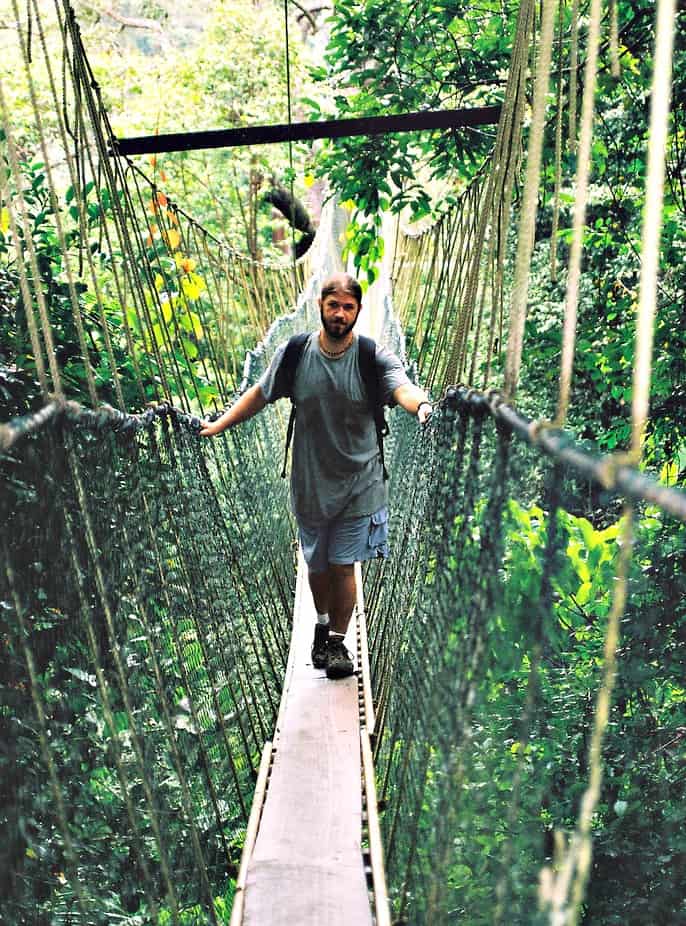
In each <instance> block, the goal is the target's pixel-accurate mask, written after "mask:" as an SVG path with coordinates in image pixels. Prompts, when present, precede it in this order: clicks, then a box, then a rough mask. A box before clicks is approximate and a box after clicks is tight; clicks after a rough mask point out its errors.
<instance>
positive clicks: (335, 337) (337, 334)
mask: <svg viewBox="0 0 686 926" xmlns="http://www.w3.org/2000/svg"><path fill="white" fill-rule="evenodd" d="M359 314H360V313H359V310H358V313H357V315H356V316H355V318H354V319H353V321H351V322H350V324H349V325H342V326H341V327H339V326H338V325H336V326H335V327H333V326H332V324H331V322H329V321H327V320H326V319H325V318H324V310H323V309H320V310H319V317H320V318H321V320H322V327H323V328H324V331H326V333H327V334H328V336H329V337H330V338H331V340H332V341H342V340H343V338H346V337H347V336H348V335H349V334H350V332H351V331H352V330H353V328H354V327H355V323H356V322H357V317H358V315H359Z"/></svg>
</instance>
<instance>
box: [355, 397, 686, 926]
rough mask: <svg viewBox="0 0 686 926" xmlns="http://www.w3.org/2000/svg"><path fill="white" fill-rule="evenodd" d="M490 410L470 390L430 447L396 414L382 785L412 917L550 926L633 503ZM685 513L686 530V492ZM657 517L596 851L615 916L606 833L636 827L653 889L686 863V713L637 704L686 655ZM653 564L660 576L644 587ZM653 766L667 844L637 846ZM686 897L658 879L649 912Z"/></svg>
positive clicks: (376, 623)
mask: <svg viewBox="0 0 686 926" xmlns="http://www.w3.org/2000/svg"><path fill="white" fill-rule="evenodd" d="M488 407H489V406H488V402H487V401H486V399H485V398H484V397H480V396H479V395H478V394H477V395H475V396H474V397H471V396H470V394H469V393H467V392H466V390H460V391H457V392H455V393H454V394H453V395H452V398H448V399H447V400H446V401H445V402H444V403H443V405H442V407H441V410H440V411H439V412H438V413H437V415H436V416H435V418H434V419H433V421H432V423H431V424H430V425H429V427H428V429H426V430H425V431H423V432H418V431H417V429H416V425H415V424H414V422H411V421H406V419H405V418H404V417H402V416H401V415H400V414H394V415H393V416H392V418H393V425H392V427H393V438H392V441H391V442H390V443H391V446H390V447H389V458H390V460H391V473H392V477H391V478H392V480H393V482H392V485H391V497H392V512H391V526H392V537H391V543H392V546H393V549H394V557H393V558H392V559H390V560H389V561H387V562H385V563H374V564H371V565H370V566H369V568H368V570H367V577H366V582H367V585H366V606H367V612H368V626H369V637H370V648H371V657H370V658H371V665H372V673H373V687H374V695H375V702H376V704H377V727H376V731H375V732H376V736H377V742H376V763H377V782H378V791H379V797H380V800H381V806H382V808H383V816H382V826H383V835H384V842H385V848H386V859H387V869H388V876H389V885H390V891H391V897H392V903H393V906H394V913H395V916H396V918H397V922H401V923H411V924H423V923H427V922H430V923H432V924H434V923H435V924H444V923H445V924H447V923H451V922H454V921H456V919H459V918H460V917H462V918H464V919H465V921H468V922H470V923H484V924H486V923H489V924H490V923H522V924H524V923H527V924H531V923H552V922H553V921H554V920H553V918H552V916H553V915H552V913H549V911H550V906H549V899H548V897H547V895H545V894H540V895H539V879H540V878H541V877H544V876H545V877H547V875H546V874H545V872H546V871H547V868H548V866H551V865H552V863H553V857H554V856H555V852H556V850H555V846H556V844H557V843H559V842H560V840H562V839H567V838H568V837H571V835H572V833H573V831H574V826H575V822H576V819H577V813H578V811H579V799H580V796H581V793H582V791H583V783H584V782H585V781H586V779H587V777H588V775H589V772H590V764H589V763H590V762H591V761H593V762H595V761H596V760H595V759H592V758H590V757H589V754H588V747H589V744H590V740H591V731H592V728H593V725H594V721H595V712H596V703H595V702H596V692H597V691H598V690H599V688H600V685H601V667H602V665H603V663H604V657H603V648H604V646H605V639H604V637H605V629H606V627H607V626H608V620H609V613H610V610H611V592H612V586H613V581H614V575H615V572H616V570H617V569H618V568H619V565H618V564H619V559H620V556H621V548H620V547H619V546H618V543H617V540H618V538H619V537H620V518H621V508H620V507H619V506H618V504H617V501H616V499H615V498H614V496H613V495H612V494H608V493H606V492H605V491H604V490H602V489H600V488H599V487H598V485H597V484H595V487H594V486H593V485H591V484H589V483H588V482H587V481H586V479H585V478H584V477H583V475H582V474H581V471H578V470H576V468H575V467H570V466H568V465H566V464H565V463H564V462H557V463H555V462H553V463H552V464H551V465H548V464H547V463H546V462H545V461H544V460H543V459H542V458H541V456H540V453H539V452H538V451H536V450H534V449H531V448H529V447H527V446H526V444H525V443H524V442H523V441H522V440H521V439H520V437H519V436H518V435H516V436H512V435H511V434H510V428H509V427H506V426H505V425H503V424H498V425H495V424H494V422H493V420H492V419H491V415H490V413H489V412H488ZM584 493H586V494H588V493H590V494H591V495H592V498H593V503H594V507H596V508H604V514H603V515H602V517H601V524H600V525H597V524H596V526H595V527H594V526H593V525H592V524H591V523H590V522H589V521H587V520H586V519H585V518H583V517H581V516H580V515H578V514H577V513H575V510H574V508H573V507H572V501H573V499H574V498H578V497H580V496H581V497H583V495H584ZM680 498H681V496H680ZM678 504H679V507H680V510H682V517H683V516H684V511H683V509H684V508H686V506H685V505H684V502H683V498H681V501H680V502H679V503H678ZM655 516H656V521H655V523H654V524H649V523H647V522H645V521H644V522H641V529H640V531H639V534H638V535H637V537H636V542H635V545H634V551H633V566H632V569H631V573H630V578H629V581H630V588H631V597H630V598H629V600H628V602H627V604H626V611H625V615H624V621H625V622H626V624H627V626H629V627H631V628H632V632H631V634H630V635H629V636H628V638H627V641H626V642H625V643H624V644H623V646H622V649H621V651H620V653H619V657H618V658H619V664H618V677H617V681H616V692H615V705H614V707H613V708H612V709H611V712H610V722H609V726H608V728H607V730H606V732H605V747H604V751H605V759H604V761H605V766H606V770H605V778H604V783H603V785H602V790H601V794H600V798H599V801H598V805H597V810H596V815H597V816H596V821H597V822H596V826H597V827H598V828H599V832H602V833H603V834H607V835H606V838H605V839H602V838H601V839H599V840H596V844H595V848H594V866H595V867H594V871H593V874H592V877H591V880H590V885H589V887H588V888H587V891H586V898H585V901H584V902H585V905H586V909H587V910H589V912H590V913H591V914H592V915H593V916H596V917H598V918H599V921H603V918H605V917H607V916H609V915H610V913H609V909H610V907H609V905H611V904H612V902H613V901H612V889H611V888H609V889H608V891H606V890H605V885H606V883H607V882H606V879H607V878H610V880H611V871H612V866H613V864H615V862H614V853H615V851H616V846H613V836H612V835H611V834H614V838H619V839H620V841H621V837H620V836H619V834H618V831H619V830H621V829H622V826H623V825H626V826H628V827H629V830H628V832H627V837H626V838H627V843H626V851H627V852H628V851H633V864H635V866H636V877H637V878H638V879H639V880H641V879H642V878H645V879H647V880H650V879H651V877H652V875H651V874H650V873H651V871H652V870H653V860H654V858H655V853H656V852H657V853H664V854H665V856H667V855H669V856H670V857H677V856H678V853H679V851H680V849H679V844H680V843H679V839H678V837H677V836H676V830H675V828H674V824H673V822H672V820H671V817H670V812H669V807H671V806H673V803H672V802H676V803H677V804H680V803H681V802H683V800H684V798H686V793H685V792H684V787H683V781H682V782H681V783H680V784H679V785H678V786H676V787H674V785H675V781H674V779H673V777H672V776H668V777H669V780H670V781H671V782H672V785H670V790H669V793H667V791H665V790H664V788H663V789H662V791H660V790H659V787H658V790H657V792H656V790H655V788H656V787H657V786H656V785H655V784H654V782H657V781H659V780H662V781H664V778H662V776H661V773H660V769H661V768H662V763H663V761H666V762H667V763H668V764H669V765H670V766H671V765H673V763H678V758H677V757H678V752H679V748H680V746H679V743H680V741H681V734H680V724H681V723H682V720H683V711H682V710H681V709H680V708H676V709H673V708H671V707H666V709H665V710H661V711H660V717H659V721H658V720H657V718H656V717H655V716H654V715H652V716H648V715H647V714H645V713H643V712H642V711H641V710H639V709H638V707H637V703H638V701H639V700H640V699H641V694H640V692H641V690H643V685H644V683H645V684H646V685H647V686H648V688H649V689H650V690H660V689H663V688H667V689H671V686H674V685H678V684H679V681H678V680H679V677H680V675H681V672H682V670H683V665H684V660H685V659H686V651H685V646H684V639H683V622H684V620H686V613H685V612H684V607H683V602H684V600H686V599H685V598H684V594H685V593H686V585H685V584H684V578H683V575H682V576H680V577H679V578H676V576H675V572H674V570H675V569H678V568H679V566H678V563H683V562H684V561H685V559H684V558H685V557H686V534H685V533H684V525H683V524H682V525H679V524H678V523H677V524H676V525H675V524H674V522H673V521H671V520H670V516H669V515H667V514H666V513H659V512H658V511H656V515H655ZM667 536H669V537H670V540H669V550H668V551H662V552H661V551H660V550H659V544H660V542H661V538H663V539H664V538H665V537H667ZM651 562H652V563H656V564H658V565H657V566H656V569H657V573H659V575H660V578H659V579H657V576H656V574H653V575H652V576H650V577H649V576H648V575H647V574H646V564H647V563H651ZM667 563H671V565H667ZM674 581H675V582H676V586H675V587H670V583H672V582H674ZM675 600H678V601H679V602H680V604H678V605H677V606H676V608H675ZM648 628H652V631H651V630H649V629H648ZM651 632H652V633H653V634H654V636H653V637H652V638H651V642H650V643H648V642H647V639H648V637H650V634H651ZM646 635H647V636H646ZM639 640H642V641H643V642H642V643H640V642H639ZM663 646H666V647H667V649H668V650H670V651H672V652H674V657H675V658H674V661H673V662H671V663H670V664H669V665H665V664H658V663H656V662H652V663H651V662H650V659H649V658H648V659H647V658H646V656H647V651H646V647H647V648H648V651H650V650H653V648H654V649H655V651H657V650H662V647H663ZM672 647H675V649H674V650H672ZM638 679H640V680H641V681H638ZM630 704H634V706H635V709H632V708H630V707H629V705H630ZM656 724H657V727H656V726H655V725H656ZM651 731H652V732H651ZM628 735H631V738H632V742H639V743H642V744H643V745H642V746H641V747H640V755H632V756H627V755H626V752H625V742H626V739H625V738H626V737H627V736H628ZM634 737H637V738H638V739H634ZM663 750H664V752H663ZM637 765H640V766H641V767H642V768H643V769H644V770H645V777H642V780H643V781H645V782H646V787H649V796H648V794H646V795H644V797H645V799H646V800H647V801H648V803H649V805H650V807H651V808H652V811H653V812H654V813H656V814H657V815H658V816H657V817H656V818H655V826H654V827H653V828H652V829H651V845H650V847H649V848H646V847H643V846H642V845H641V846H638V845H634V846H633V849H632V850H630V849H629V845H631V836H630V835H629V833H630V832H631V822H630V820H631V816H632V814H637V815H639V816H640V814H641V812H642V810H641V798H640V796H639V792H636V791H635V790H634V787H635V781H634V777H633V773H632V771H631V770H632V769H635V768H636V767H637ZM674 768H676V765H674ZM651 780H652V781H653V784H651V785H650V786H648V781H651ZM627 814H628V815H629V816H628V817H626V815H627ZM675 853H676V855H675ZM555 857H556V858H558V857H559V856H555ZM542 872H543V873H542ZM641 872H643V874H640V873H641ZM558 889H559V890H561V888H560V887H559V885H558ZM616 900H617V898H615V901H616ZM539 901H540V904H541V909H540V911H539ZM572 902H574V903H576V901H575V900H574V899H573V898H572V899H570V897H569V896H567V897H566V899H564V900H563V902H562V906H561V907H560V906H558V907H557V910H558V914H559V912H560V910H564V915H565V916H568V915H570V914H571V906H568V904H571V903H572ZM682 904H683V891H682V888H681V886H677V885H676V884H675V883H674V882H673V881H672V880H671V879H668V878H667V879H662V880H657V881H655V883H654V887H653V888H651V893H650V896H649V897H647V898H646V899H645V910H646V911H647V910H652V911H655V910H658V909H659V910H666V911H669V915H670V916H672V918H675V917H676V918H678V915H680V914H679V911H680V910H681V908H682ZM537 911H539V912H538V913H537ZM549 915H550V918H549ZM650 915H652V914H650ZM650 915H649V914H647V913H646V917H647V918H650Z"/></svg>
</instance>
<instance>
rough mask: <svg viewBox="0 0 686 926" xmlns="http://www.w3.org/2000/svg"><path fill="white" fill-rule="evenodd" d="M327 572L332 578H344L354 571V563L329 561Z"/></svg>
mask: <svg viewBox="0 0 686 926" xmlns="http://www.w3.org/2000/svg"><path fill="white" fill-rule="evenodd" d="M329 572H330V574H331V577H332V578H333V579H346V578H348V577H349V576H351V575H353V574H354V572H355V563H329Z"/></svg>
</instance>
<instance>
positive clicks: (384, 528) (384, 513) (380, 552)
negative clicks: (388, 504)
mask: <svg viewBox="0 0 686 926" xmlns="http://www.w3.org/2000/svg"><path fill="white" fill-rule="evenodd" d="M368 543H369V548H370V550H372V551H373V553H372V555H375V556H379V557H382V556H388V508H385V507H384V508H379V510H378V511H375V512H374V514H373V515H372V516H371V518H370V519H369V541H368Z"/></svg>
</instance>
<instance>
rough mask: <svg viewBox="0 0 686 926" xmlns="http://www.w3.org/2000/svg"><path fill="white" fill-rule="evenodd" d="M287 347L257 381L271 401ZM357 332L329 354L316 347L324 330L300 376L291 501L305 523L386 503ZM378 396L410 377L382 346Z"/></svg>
mask: <svg viewBox="0 0 686 926" xmlns="http://www.w3.org/2000/svg"><path fill="white" fill-rule="evenodd" d="M285 349H286V343H284V344H281V345H279V347H278V348H277V349H276V351H275V353H274V356H273V358H272V362H271V363H270V365H269V368H268V369H267V370H266V371H265V372H264V373H263V374H262V376H261V377H260V379H259V381H258V385H259V386H260V389H261V390H262V394H263V395H264V397H265V399H266V400H267V402H272V401H274V400H273V399H272V394H273V390H274V379H275V375H276V371H277V369H278V367H279V364H280V362H281V358H282V357H283V354H284V351H285ZM358 355H359V352H358V344H357V335H355V336H354V341H353V344H352V346H351V347H350V349H349V350H347V351H346V352H345V354H343V356H342V357H340V358H339V359H338V360H330V359H329V358H328V357H325V356H324V355H323V354H322V353H321V351H320V350H319V332H316V331H315V332H313V333H312V334H311V335H310V336H309V338H308V340H307V343H306V344H305V348H304V350H303V353H302V356H301V358H300V362H299V363H298V368H297V371H296V375H295V383H294V386H293V394H294V398H295V403H296V406H297V409H298V411H297V415H296V418H295V431H294V435H293V461H292V467H291V505H292V507H293V512H294V514H295V515H296V517H297V518H298V519H300V520H302V521H304V522H306V523H307V524H312V525H316V524H321V523H323V522H325V521H330V520H332V519H334V518H359V517H362V516H363V515H367V514H373V513H374V512H375V511H378V509H379V508H382V507H383V506H384V505H385V504H386V503H387V491H386V484H385V482H384V479H383V470H382V467H381V461H380V459H379V445H378V443H377V439H376V429H375V427H374V417H373V415H372V413H371V411H370V409H369V405H368V402H367V395H366V392H365V388H364V383H363V381H362V376H361V374H360V366H359V361H358ZM376 363H377V368H378V369H379V372H380V383H381V397H382V399H383V402H384V404H385V405H388V404H390V403H391V402H392V396H393V392H394V390H395V389H397V388H398V386H402V385H404V384H405V383H409V382H410V380H409V378H408V376H407V373H406V372H405V370H404V368H403V365H402V363H401V361H400V360H399V358H398V357H396V356H395V354H392V353H391V352H390V351H388V350H386V349H385V348H384V347H380V346H378V345H377V348H376Z"/></svg>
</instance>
